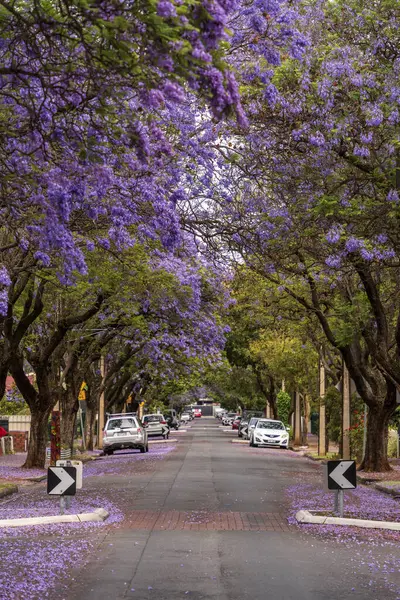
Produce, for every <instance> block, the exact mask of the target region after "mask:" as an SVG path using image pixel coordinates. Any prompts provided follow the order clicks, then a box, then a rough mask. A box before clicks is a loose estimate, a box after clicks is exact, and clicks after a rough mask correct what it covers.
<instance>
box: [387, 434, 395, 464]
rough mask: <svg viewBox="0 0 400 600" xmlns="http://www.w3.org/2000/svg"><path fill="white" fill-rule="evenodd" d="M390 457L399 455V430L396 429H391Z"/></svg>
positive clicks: (389, 440) (389, 441)
mask: <svg viewBox="0 0 400 600" xmlns="http://www.w3.org/2000/svg"><path fill="white" fill-rule="evenodd" d="M388 457H389V458H396V457H397V431H396V430H395V429H389V439H388Z"/></svg>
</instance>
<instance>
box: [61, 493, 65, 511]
mask: <svg viewBox="0 0 400 600" xmlns="http://www.w3.org/2000/svg"><path fill="white" fill-rule="evenodd" d="M64 513H65V498H64V496H60V515H63V514H64Z"/></svg>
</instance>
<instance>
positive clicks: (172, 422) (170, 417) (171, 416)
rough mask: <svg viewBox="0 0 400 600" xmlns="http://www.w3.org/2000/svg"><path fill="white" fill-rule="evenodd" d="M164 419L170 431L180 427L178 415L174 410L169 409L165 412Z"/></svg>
mask: <svg viewBox="0 0 400 600" xmlns="http://www.w3.org/2000/svg"><path fill="white" fill-rule="evenodd" d="M164 417H165V420H166V421H167V423H168V427H169V428H170V429H179V427H180V426H181V422H180V419H178V413H177V412H176V410H175V409H174V408H171V409H170V410H165V411H164Z"/></svg>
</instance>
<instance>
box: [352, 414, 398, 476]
mask: <svg viewBox="0 0 400 600" xmlns="http://www.w3.org/2000/svg"><path fill="white" fill-rule="evenodd" d="M392 412H393V411H392V410H391V411H388V410H387V409H385V407H378V408H371V407H370V409H369V412H368V422H367V443H366V448H365V456H364V459H363V461H362V463H361V465H360V470H362V471H367V472H370V473H371V472H379V473H381V472H385V471H391V470H392V469H391V467H390V464H389V461H388V456H387V445H388V426H389V420H390V417H391V415H392Z"/></svg>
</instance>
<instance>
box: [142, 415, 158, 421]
mask: <svg viewBox="0 0 400 600" xmlns="http://www.w3.org/2000/svg"><path fill="white" fill-rule="evenodd" d="M143 421H144V422H145V423H159V422H160V421H161V415H148V416H146V417H143Z"/></svg>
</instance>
